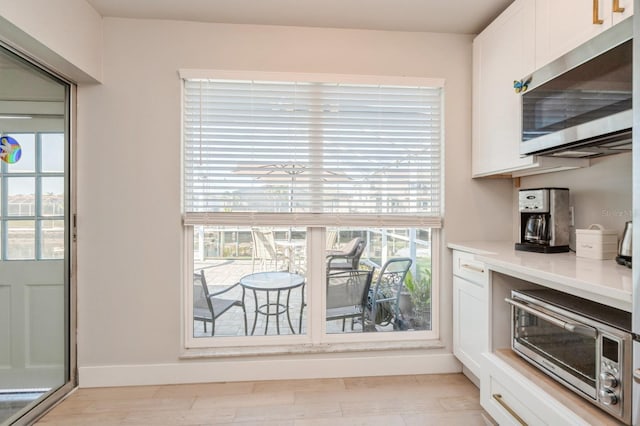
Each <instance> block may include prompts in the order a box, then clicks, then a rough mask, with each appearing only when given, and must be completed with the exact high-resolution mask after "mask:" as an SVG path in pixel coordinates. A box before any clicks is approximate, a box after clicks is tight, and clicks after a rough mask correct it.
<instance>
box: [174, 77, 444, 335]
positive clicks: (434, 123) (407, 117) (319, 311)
mask: <svg viewBox="0 0 640 426" xmlns="http://www.w3.org/2000/svg"><path fill="white" fill-rule="evenodd" d="M229 77H232V78H229ZM242 77H243V76H242V75H240V74H234V75H233V76H230V75H224V74H223V73H217V74H216V75H214V76H213V77H212V76H211V75H208V76H207V75H204V76H203V75H200V74H199V73H198V72H197V71H183V72H182V78H183V82H184V85H183V148H184V151H183V167H184V177H183V193H184V202H183V209H184V226H185V234H186V236H187V247H193V250H188V256H187V257H188V262H187V264H188V269H189V270H190V271H191V272H190V274H191V273H196V274H200V273H202V274H204V277H205V281H206V283H207V285H206V288H203V286H202V281H201V280H200V279H194V280H193V281H192V280H191V276H189V279H188V280H187V285H186V287H185V288H186V294H187V297H186V300H187V301H188V302H187V306H186V309H185V312H186V313H187V318H186V327H185V334H186V336H187V339H186V340H187V346H207V345H212V344H215V345H216V346H217V345H224V344H225V342H227V341H229V342H231V343H229V344H230V345H235V344H238V341H239V340H242V341H250V340H255V339H256V338H257V337H258V336H264V335H265V334H266V335H268V336H272V335H281V336H286V337H283V338H282V339H276V340H274V341H275V342H279V343H282V341H287V340H286V339H290V340H289V341H291V342H303V341H306V342H308V341H309V340H310V341H312V342H330V341H335V342H340V339H342V338H345V336H344V335H345V334H349V335H350V337H349V339H350V341H353V339H364V340H367V339H381V338H382V339H396V338H402V339H407V338H418V337H419V338H421V339H424V337H425V333H426V334H427V335H430V336H435V335H436V333H437V324H435V323H434V321H433V319H434V318H435V317H436V315H435V311H434V310H433V309H432V307H435V306H437V304H436V303H434V301H435V298H436V297H437V286H434V285H432V282H436V283H437V268H436V265H437V255H438V253H437V247H438V244H437V238H438V230H439V228H440V226H441V209H442V206H441V192H442V189H441V176H442V171H441V145H442V97H443V94H442V91H443V89H442V82H441V81H436V80H420V81H415V80H411V81H410V80H407V79H393V80H390V79H385V78H373V77H357V78H355V79H354V78H353V77H349V76H326V75H323V76H308V75H303V76H300V75H295V76H294V75H288V74H269V75H264V76H261V77H262V78H260V79H256V78H255V76H253V78H251V79H248V78H247V79H243V78H242ZM358 243H360V244H361V245H362V247H361V252H360V253H359V254H358V256H357V259H354V257H353V256H348V255H347V254H346V252H347V251H348V249H350V248H353V247H351V246H352V245H353V244H358ZM404 257H406V258H409V259H411V261H410V262H408V264H407V265H405V266H406V269H407V271H406V275H405V271H401V272H400V273H398V272H397V271H396V274H395V275H394V277H396V281H398V280H399V282H396V283H395V284H394V287H393V288H391V287H387V288H386V289H384V291H383V290H380V291H379V293H380V294H379V295H377V296H376V295H375V292H374V287H375V284H376V283H377V282H378V275H379V274H380V272H381V270H382V267H383V266H384V264H385V263H386V262H388V261H389V260H390V259H397V258H404ZM334 258H335V259H334ZM334 261H335V262H334ZM338 264H340V265H339V266H338ZM340 270H347V271H354V270H373V274H372V276H373V280H372V282H373V284H372V286H371V288H370V290H369V292H367V294H365V300H364V301H363V303H360V300H361V299H358V298H357V297H355V298H354V300H358V302H357V303H356V302H354V304H355V305H360V304H361V305H362V306H351V308H354V309H355V310H356V314H355V315H353V316H352V317H346V318H345V320H344V321H342V319H338V320H335V321H334V320H330V321H328V320H327V315H329V314H328V312H329V309H331V306H330V305H331V304H332V303H335V302H334V300H335V299H336V297H334V296H335V294H332V293H331V291H338V290H332V289H335V288H337V287H334V286H332V284H331V282H332V281H336V280H337V278H336V277H333V276H332V274H337V273H338V272H340ZM263 271H268V272H272V274H267V275H265V276H264V277H268V278H269V279H271V278H273V277H276V275H275V274H273V272H285V273H287V274H295V275H297V276H301V277H303V283H302V284H301V285H299V286H294V283H289V284H290V285H289V284H287V285H284V284H283V285H282V286H281V287H274V288H273V289H272V290H271V291H267V290H266V289H263V288H260V289H258V290H256V285H252V284H251V283H248V282H247V281H250V280H249V279H245V278H243V277H246V276H247V275H250V274H252V273H256V272H263ZM198 276H199V275H198ZM282 276H283V277H287V275H282ZM354 276H355V275H354ZM352 281H353V280H352ZM238 282H239V283H240V285H236V286H234V287H233V288H232V289H230V290H229V291H228V292H226V293H225V294H226V296H228V297H230V298H231V299H232V300H236V301H240V302H242V303H238V304H236V305H233V306H231V307H229V309H228V310H227V311H225V313H224V314H220V315H219V316H218V317H217V318H216V320H215V321H210V320H207V319H206V318H204V317H207V316H208V317H211V316H217V315H218V314H215V315H212V314H211V313H210V312H209V313H207V310H210V308H211V306H209V305H208V304H207V302H206V300H207V297H206V294H205V293H209V294H211V293H216V292H219V291H223V290H226V289H227V288H228V287H229V286H232V285H233V284H236V283H238ZM269 285H273V283H271V284H269ZM345 285H346V284H345ZM349 285H351V284H349ZM278 288H279V289H280V291H278V290H277V289H278ZM345 288H346V287H345ZM353 288H355V287H353ZM409 290H412V291H411V292H410V291H409ZM348 291H349V292H350V291H352V288H351V287H349V290H348ZM358 291H360V290H358ZM400 292H402V293H403V294H404V296H406V297H404V298H403V303H404V305H402V308H398V306H399V299H400V296H398V297H396V295H397V294H400ZM276 293H277V294H276ZM383 293H384V294H383ZM345 294H346V293H345ZM218 297H219V298H223V296H222V295H220V296H218ZM346 297H347V296H344V297H342V298H346ZM349 297H351V295H350V296H349ZM215 298H216V296H210V297H209V300H214V299H215ZM268 298H269V299H268ZM378 298H379V299H382V298H384V299H388V300H386V301H384V303H383V302H382V301H381V302H377V300H378ZM338 299H340V297H338ZM391 299H393V300H391ZM367 300H368V301H367ZM372 300H373V301H374V302H373V305H374V306H375V308H374V309H375V310H377V311H378V314H377V316H380V315H382V316H383V317H384V318H373V317H372V315H373V311H372ZM350 303H351V302H350ZM421 307H422V312H418V311H420V309H419V308H421ZM426 308H428V312H427V313H425V309H426ZM243 309H244V310H243ZM358 309H362V310H364V311H366V312H365V315H364V317H363V316H360V315H359V314H358V312H359V311H358ZM244 312H246V318H247V320H248V334H249V335H251V336H252V338H250V339H238V338H237V337H238V336H244V335H245V331H244V328H243V327H244V325H243V324H244V318H243V317H244V316H245V314H244ZM381 312H382V313H381ZM418 315H422V321H419V320H420V318H418ZM425 317H428V318H425ZM197 318H200V320H198V319H197ZM214 322H215V331H214V332H213V336H214V339H215V343H213V342H212V341H210V342H206V341H208V340H209V339H206V336H207V337H208V336H211V335H212V330H213V328H212V326H213V324H212V323H214ZM254 322H255V324H256V325H255V326H254ZM230 324H235V325H232V326H230ZM363 331H364V333H363ZM367 331H402V332H403V333H368V332H367ZM356 335H357V336H356ZM231 336H235V337H234V339H235V341H234V339H231V340H229V339H226V340H225V338H227V337H231ZM397 336H402V337H397ZM412 336H413V337H412ZM344 341H346V340H344ZM260 342H261V343H260V344H267V343H266V341H265V340H264V339H260Z"/></svg>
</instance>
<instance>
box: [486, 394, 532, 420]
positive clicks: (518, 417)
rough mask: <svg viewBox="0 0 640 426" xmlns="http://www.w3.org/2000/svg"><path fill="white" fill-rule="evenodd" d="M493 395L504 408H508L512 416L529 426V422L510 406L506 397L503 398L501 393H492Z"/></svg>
mask: <svg viewBox="0 0 640 426" xmlns="http://www.w3.org/2000/svg"><path fill="white" fill-rule="evenodd" d="M491 397H492V398H493V399H495V400H496V402H497V403H498V404H500V406H501V407H502V408H504V409H505V410H507V413H509V414H510V415H511V417H513V418H514V419H515V420H516V421H517V422H518V423H520V424H521V425H522V426H527V422H525V421H524V420H523V419H522V417H520V416H519V415H518V414H517V413H516V412H515V411H514V410H513V408H511V407H509V405H508V404H507V403H506V402H505V401H504V399H502V395H501V394H499V393H494V394H493V395H491Z"/></svg>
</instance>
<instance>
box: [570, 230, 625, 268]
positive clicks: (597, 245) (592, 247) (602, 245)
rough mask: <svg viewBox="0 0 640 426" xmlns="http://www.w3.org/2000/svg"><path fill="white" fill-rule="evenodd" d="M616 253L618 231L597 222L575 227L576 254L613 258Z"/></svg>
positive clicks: (594, 257)
mask: <svg viewBox="0 0 640 426" xmlns="http://www.w3.org/2000/svg"><path fill="white" fill-rule="evenodd" d="M616 254H618V233H617V232H616V231H615V230H613V229H604V227H603V226H602V225H599V224H597V223H595V224H593V225H589V227H588V228H587V229H576V256H578V257H587V258H589V259H601V260H606V259H613V258H615V257H616Z"/></svg>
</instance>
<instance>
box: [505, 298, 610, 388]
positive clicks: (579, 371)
mask: <svg viewBox="0 0 640 426" xmlns="http://www.w3.org/2000/svg"><path fill="white" fill-rule="evenodd" d="M506 301H507V302H508V303H510V304H511V305H512V325H511V330H512V348H513V350H515V351H516V352H518V353H520V354H521V355H522V356H523V357H524V358H525V359H527V360H529V361H530V362H532V363H533V364H534V365H536V366H537V367H538V368H540V369H542V370H543V371H545V372H546V373H547V374H549V375H551V376H555V377H556V379H559V381H560V382H561V383H563V384H565V385H567V386H569V387H572V388H574V389H576V390H579V391H580V392H581V393H583V394H585V395H586V396H588V397H589V398H591V399H594V400H595V399H597V395H596V374H597V365H598V362H599V360H598V359H597V354H598V338H597V337H598V333H597V330H596V329H595V328H593V327H590V326H587V325H584V324H581V323H578V322H576V321H575V320H572V319H570V318H567V317H564V316H562V315H559V314H558V313H556V312H551V311H549V310H546V309H544V307H542V306H538V305H535V304H531V303H526V302H524V301H523V302H521V301H517V300H513V299H506Z"/></svg>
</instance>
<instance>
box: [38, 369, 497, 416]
mask: <svg viewBox="0 0 640 426" xmlns="http://www.w3.org/2000/svg"><path fill="white" fill-rule="evenodd" d="M485 416H486V413H485V412H484V411H483V410H482V409H481V407H480V404H479V391H478V389H477V388H476V387H475V386H474V385H473V384H472V383H471V382H470V381H469V380H467V378H466V377H464V376H463V375H462V374H438V375H417V376H393V377H365V378H345V379H316V380H286V381H285V380H283V381H260V382H238V383H208V384H187V385H164V386H139V387H125V388H93V389H78V390H77V391H75V392H74V393H73V394H71V395H70V396H69V397H68V398H67V399H66V400H65V401H63V402H62V403H61V404H59V405H58V406H57V407H55V408H54V409H53V410H52V411H50V412H49V413H48V414H47V415H45V416H44V417H43V418H41V419H40V421H39V422H37V423H36V424H37V425H40V426H49V425H65V426H71V425H92V426H93V425H224V424H233V425H278V426H280V425H294V426H309V425H314V426H315V425H328V426H342V425H349V426H351V425H363V426H364V425H366V426H370V425H384V426H394V425H398V426H411V425H447V426H455V425H461V426H473V425H486V424H487V421H486V417H485Z"/></svg>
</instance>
